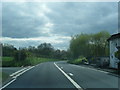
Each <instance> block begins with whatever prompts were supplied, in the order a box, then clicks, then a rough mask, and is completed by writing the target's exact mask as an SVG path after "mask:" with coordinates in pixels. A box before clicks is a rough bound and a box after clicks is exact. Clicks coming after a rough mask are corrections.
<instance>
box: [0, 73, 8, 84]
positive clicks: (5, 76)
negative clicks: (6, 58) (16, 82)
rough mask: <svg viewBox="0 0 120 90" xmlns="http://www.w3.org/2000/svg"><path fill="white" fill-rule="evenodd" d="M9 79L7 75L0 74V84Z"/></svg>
mask: <svg viewBox="0 0 120 90" xmlns="http://www.w3.org/2000/svg"><path fill="white" fill-rule="evenodd" d="M8 78H9V75H8V74H7V73H4V72H0V82H2V83H4V82H5V81H6V80H7V79H8Z"/></svg>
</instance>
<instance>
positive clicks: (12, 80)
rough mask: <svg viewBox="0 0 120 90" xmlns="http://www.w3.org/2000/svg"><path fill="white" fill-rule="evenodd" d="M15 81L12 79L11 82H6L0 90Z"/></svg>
mask: <svg viewBox="0 0 120 90" xmlns="http://www.w3.org/2000/svg"><path fill="white" fill-rule="evenodd" d="M15 80H16V79H13V80H12V81H10V82H8V83H7V84H6V85H4V86H3V87H2V88H0V90H2V89H3V88H5V87H7V86H8V85H10V84H11V83H12V82H14V81H15Z"/></svg>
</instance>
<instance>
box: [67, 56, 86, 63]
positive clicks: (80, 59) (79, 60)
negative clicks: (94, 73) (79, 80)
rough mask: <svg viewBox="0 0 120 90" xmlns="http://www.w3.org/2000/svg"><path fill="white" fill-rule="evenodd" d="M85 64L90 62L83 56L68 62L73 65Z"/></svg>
mask: <svg viewBox="0 0 120 90" xmlns="http://www.w3.org/2000/svg"><path fill="white" fill-rule="evenodd" d="M84 62H88V60H87V59H86V58H85V57H83V56H80V57H79V58H78V59H75V60H71V61H68V63H71V64H84Z"/></svg>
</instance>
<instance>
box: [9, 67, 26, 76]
mask: <svg viewBox="0 0 120 90" xmlns="http://www.w3.org/2000/svg"><path fill="white" fill-rule="evenodd" d="M25 69H27V68H23V69H21V70H18V71H17V72H14V73H12V74H11V75H10V76H11V77H12V76H14V75H16V74H18V73H19V72H22V71H23V70H25Z"/></svg>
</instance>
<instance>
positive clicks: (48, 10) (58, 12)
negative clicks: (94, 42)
mask: <svg viewBox="0 0 120 90" xmlns="http://www.w3.org/2000/svg"><path fill="white" fill-rule="evenodd" d="M117 23H118V3H117V2H101V3H100V2H99V3H98V2H84V3H83V2H76V3H75V2H56V3H55V2H54V3H53V2H49V3H42V2H41V3H35V2H31V3H29V2H26V3H7V2H6V3H3V4H2V36H3V38H4V37H10V38H11V39H9V40H6V41H5V42H8V43H13V44H15V42H18V44H19V43H24V44H23V45H24V46H28V45H32V44H33V45H35V46H36V45H38V44H39V43H41V41H40V42H38V41H34V40H31V41H30V40H28V41H20V40H12V38H13V39H14V38H37V37H39V38H40V37H45V38H48V39H47V41H50V40H49V39H50V38H51V37H52V39H53V38H56V37H57V41H58V42H60V43H58V42H56V43H53V42H52V43H53V45H54V46H55V47H56V48H58V47H59V48H65V47H68V46H69V40H70V39H68V38H69V37H70V36H72V35H75V34H79V33H96V32H99V31H101V30H106V31H108V32H110V34H113V33H115V32H116V31H117V30H118V24H117ZM60 37H66V38H65V39H63V38H61V39H60ZM47 41H46V39H43V41H42V42H47ZM21 45H22V44H21ZM16 46H19V45H16Z"/></svg>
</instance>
